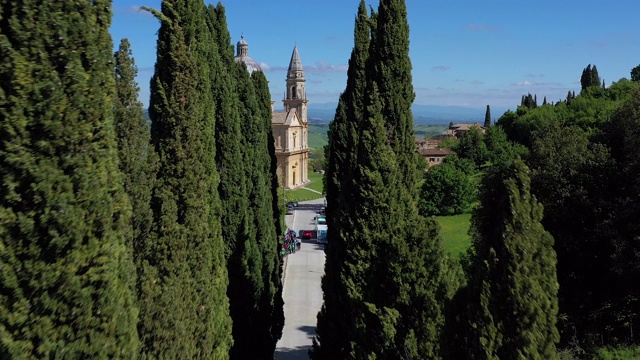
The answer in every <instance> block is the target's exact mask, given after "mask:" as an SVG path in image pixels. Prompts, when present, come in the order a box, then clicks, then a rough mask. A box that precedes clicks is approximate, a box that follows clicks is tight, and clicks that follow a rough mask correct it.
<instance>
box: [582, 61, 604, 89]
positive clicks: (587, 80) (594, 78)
mask: <svg viewBox="0 0 640 360" xmlns="http://www.w3.org/2000/svg"><path fill="white" fill-rule="evenodd" d="M601 84H602V80H600V76H599V75H598V69H597V68H596V66H595V65H593V67H591V64H589V65H587V67H586V68H584V69H583V70H582V75H581V76H580V86H581V87H582V90H587V89H589V88H590V87H592V86H597V87H600V86H601Z"/></svg>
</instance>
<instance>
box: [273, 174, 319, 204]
mask: <svg viewBox="0 0 640 360" xmlns="http://www.w3.org/2000/svg"><path fill="white" fill-rule="evenodd" d="M322 176H323V175H322V174H318V173H314V172H310V173H309V181H310V183H309V184H307V185H306V186H305V187H303V188H298V189H295V190H286V191H285V199H286V200H287V202H289V201H307V200H315V199H320V198H321V197H324V195H322V191H323V186H322ZM309 189H311V190H309ZM312 190H315V191H312ZM280 191H282V190H280ZM316 191H317V192H316ZM318 192H319V193H320V194H318ZM280 196H282V193H281V192H280Z"/></svg>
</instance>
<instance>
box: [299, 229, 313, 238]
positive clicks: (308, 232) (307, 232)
mask: <svg viewBox="0 0 640 360" xmlns="http://www.w3.org/2000/svg"><path fill="white" fill-rule="evenodd" d="M312 237H313V232H312V231H311V230H302V235H300V238H301V239H311V238H312Z"/></svg>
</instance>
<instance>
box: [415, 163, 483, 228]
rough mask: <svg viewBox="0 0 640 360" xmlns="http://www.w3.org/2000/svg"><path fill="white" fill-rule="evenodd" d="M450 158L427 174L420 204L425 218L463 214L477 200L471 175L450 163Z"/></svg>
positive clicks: (419, 206)
mask: <svg viewBox="0 0 640 360" xmlns="http://www.w3.org/2000/svg"><path fill="white" fill-rule="evenodd" d="M450 158H451V157H447V158H445V160H444V162H443V163H442V164H440V165H437V166H433V167H431V168H430V169H429V170H428V171H427V173H426V174H425V177H424V178H425V181H424V183H423V184H422V187H421V192H420V202H419V204H418V208H419V210H420V213H421V214H422V215H424V216H432V215H456V214H462V212H463V211H465V210H466V209H467V208H468V207H469V205H470V204H471V203H472V202H473V201H474V200H475V191H474V190H475V188H474V186H473V183H472V182H471V180H470V179H469V174H467V173H465V170H463V169H460V168H458V167H457V166H456V162H455V161H449V160H448V159H450ZM454 158H455V157H454Z"/></svg>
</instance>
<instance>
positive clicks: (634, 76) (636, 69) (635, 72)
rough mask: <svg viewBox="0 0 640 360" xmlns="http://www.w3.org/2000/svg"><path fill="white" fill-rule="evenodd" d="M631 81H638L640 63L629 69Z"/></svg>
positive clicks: (639, 79)
mask: <svg viewBox="0 0 640 360" xmlns="http://www.w3.org/2000/svg"><path fill="white" fill-rule="evenodd" d="M631 81H640V65H638V66H636V67H634V68H633V69H631Z"/></svg>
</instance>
